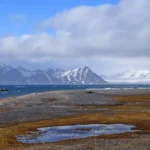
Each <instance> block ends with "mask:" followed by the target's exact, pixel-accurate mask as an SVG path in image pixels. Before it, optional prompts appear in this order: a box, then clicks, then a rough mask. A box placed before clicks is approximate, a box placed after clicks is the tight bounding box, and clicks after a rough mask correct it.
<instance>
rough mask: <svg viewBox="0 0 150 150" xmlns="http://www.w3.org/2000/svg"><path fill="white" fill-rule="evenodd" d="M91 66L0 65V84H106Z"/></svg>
mask: <svg viewBox="0 0 150 150" xmlns="http://www.w3.org/2000/svg"><path fill="white" fill-rule="evenodd" d="M105 83H107V82H106V81H105V80H103V79H102V78H101V77H100V76H98V75H97V74H96V73H94V72H93V71H92V70H91V69H90V68H89V67H87V66H85V67H83V68H77V69H72V70H63V69H51V68H48V69H45V70H41V69H37V70H28V69H25V68H23V67H17V68H15V67H12V66H8V65H5V64H2V65H0V84H105Z"/></svg>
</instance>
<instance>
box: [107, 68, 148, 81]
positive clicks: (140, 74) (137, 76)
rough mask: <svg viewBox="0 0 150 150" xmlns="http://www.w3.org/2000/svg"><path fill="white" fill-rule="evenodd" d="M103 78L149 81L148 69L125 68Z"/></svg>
mask: <svg viewBox="0 0 150 150" xmlns="http://www.w3.org/2000/svg"><path fill="white" fill-rule="evenodd" d="M104 79H105V80H106V81H109V82H132V83H150V70H127V71H125V72H122V73H118V74H114V75H110V76H107V77H104Z"/></svg>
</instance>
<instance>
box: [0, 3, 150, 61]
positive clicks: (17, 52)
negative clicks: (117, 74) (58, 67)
mask: <svg viewBox="0 0 150 150" xmlns="http://www.w3.org/2000/svg"><path fill="white" fill-rule="evenodd" d="M149 8H150V1H149V0H121V1H120V2H119V3H118V4H117V5H111V4H104V5H100V6H93V7H90V6H80V7H76V8H72V9H69V10H65V11H63V12H59V13H57V14H56V15H55V16H52V17H50V18H48V19H46V20H43V21H41V23H40V24H39V28H40V29H43V33H39V34H31V35H26V34H24V35H22V36H20V37H16V36H13V35H12V36H6V37H0V57H3V58H15V59H24V60H37V61H47V60H49V59H53V58H54V59H59V58H75V59H77V58H79V57H80V58H88V59H89V58H91V59H92V58H97V59H118V60H121V59H122V58H124V59H128V58H135V59H141V60H142V59H143V58H144V59H145V58H147V59H149V58H150V29H149V28H150V11H149ZM47 28H51V29H53V30H54V31H55V32H56V34H50V33H46V32H44V30H45V29H47Z"/></svg>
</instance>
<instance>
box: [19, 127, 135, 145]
mask: <svg viewBox="0 0 150 150" xmlns="http://www.w3.org/2000/svg"><path fill="white" fill-rule="evenodd" d="M134 127H135V126H133V125H125V124H110V125H108V124H90V125H72V126H55V127H46V128H38V129H37V131H36V132H32V133H31V134H29V135H24V136H18V137H17V141H18V142H21V143H44V142H57V141H61V140H69V139H77V138H87V137H91V136H99V135H105V134H120V133H125V132H135V131H136V130H132V129H133V128H134Z"/></svg>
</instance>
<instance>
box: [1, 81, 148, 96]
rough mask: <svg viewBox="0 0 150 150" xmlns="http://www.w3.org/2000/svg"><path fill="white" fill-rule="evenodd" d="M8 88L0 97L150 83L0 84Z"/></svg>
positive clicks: (136, 86) (116, 87) (140, 86)
mask: <svg viewBox="0 0 150 150" xmlns="http://www.w3.org/2000/svg"><path fill="white" fill-rule="evenodd" d="M2 88H5V89H8V92H0V98H4V97H12V96H20V95H25V94H30V93H41V92H46V91H59V90H85V89H110V90H111V89H120V88H121V89H122V88H124V89H128V88H129V89H131V88H141V89H142V88H149V89H150V85H108V84H107V85H0V89H2Z"/></svg>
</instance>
